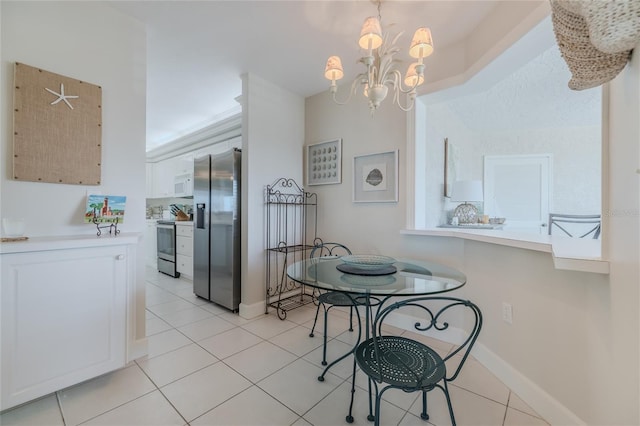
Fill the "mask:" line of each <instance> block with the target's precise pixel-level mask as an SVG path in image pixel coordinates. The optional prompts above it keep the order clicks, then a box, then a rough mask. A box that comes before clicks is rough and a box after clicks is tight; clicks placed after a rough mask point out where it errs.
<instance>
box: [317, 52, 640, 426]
mask: <svg viewBox="0 0 640 426" xmlns="http://www.w3.org/2000/svg"><path fill="white" fill-rule="evenodd" d="M638 62H640V61H638V58H634V61H633V62H632V64H631V66H630V67H628V69H626V70H625V71H624V73H623V74H621V75H620V76H619V77H618V78H617V79H616V80H615V81H614V82H613V83H612V90H611V92H612V93H611V115H612V121H611V144H612V147H611V152H610V159H609V160H608V165H607V166H608V168H609V169H610V170H611V172H610V178H609V180H608V181H607V182H606V183H605V184H603V186H604V193H605V194H606V195H607V199H606V200H605V202H606V203H609V209H610V214H609V222H610V223H609V233H610V235H609V237H608V240H607V238H606V237H605V238H604V239H603V241H608V243H606V242H605V244H608V247H607V248H608V250H609V253H610V262H611V274H610V275H608V276H607V275H600V274H590V273H582V272H570V271H561V270H556V269H555V268H554V266H553V261H552V259H551V256H550V254H548V253H541V252H534V251H529V250H523V249H515V248H509V247H503V246H499V245H494V244H488V243H481V242H474V241H464V240H457V239H451V238H447V237H427V236H403V235H400V234H399V232H398V231H399V230H400V228H402V227H403V224H404V217H405V216H404V213H405V210H406V205H407V194H405V193H404V188H406V186H407V185H406V183H407V178H406V176H405V175H404V173H403V172H402V170H404V167H405V166H404V165H405V164H406V159H404V156H403V155H401V157H400V158H401V163H400V164H401V166H400V167H401V173H400V188H401V190H400V203H398V204H391V205H389V204H353V203H352V202H351V185H352V180H351V179H352V178H351V176H350V175H351V173H352V169H351V161H352V158H353V155H354V154H360V153H367V152H375V151H380V150H388V149H395V148H399V149H400V150H401V153H403V152H407V149H406V147H405V146H404V141H405V139H406V126H405V116H404V113H400V112H398V111H397V110H395V109H384V107H386V106H387V105H385V106H383V109H381V110H380V111H378V112H377V113H376V115H375V117H374V118H373V119H371V118H368V117H366V115H367V114H368V112H367V108H366V106H364V105H362V104H361V105H358V104H357V103H352V104H351V105H349V106H346V107H341V106H337V105H335V104H333V103H332V102H331V101H330V99H329V96H328V94H326V93H322V94H318V95H316V96H313V97H311V98H308V99H307V101H306V102H307V103H306V105H307V115H306V117H307V118H306V129H305V135H306V136H305V143H313V142H318V141H322V140H326V139H330V138H336V137H342V138H344V146H343V162H344V163H343V176H344V178H343V183H342V184H339V185H325V186H318V187H309V189H310V190H313V191H315V192H317V193H318V203H319V206H320V207H319V210H320V218H321V222H320V225H319V226H320V230H321V235H326V237H327V239H335V240H338V241H340V242H343V243H345V244H347V245H348V246H349V247H351V248H352V249H353V250H354V251H355V252H361V253H384V254H388V255H391V256H395V257H412V258H422V259H430V260H434V261H440V262H442V263H444V264H447V265H450V266H453V267H458V268H460V269H461V270H463V271H464V272H465V274H466V275H467V277H468V283H467V285H466V286H465V287H463V288H462V289H461V290H459V291H457V292H456V293H457V294H458V295H460V296H462V297H468V298H470V299H472V300H474V301H475V302H476V303H478V305H479V306H480V308H481V309H482V311H483V314H484V320H485V322H484V328H483V331H482V333H481V334H480V340H479V349H482V350H480V351H479V354H478V356H479V357H480V358H481V361H482V362H483V363H485V365H487V366H488V367H489V368H491V369H492V370H493V371H494V373H495V374H496V375H498V376H499V378H500V379H501V380H502V381H503V382H504V383H505V384H507V385H508V386H510V387H511V388H512V389H513V390H516V391H517V392H518V393H519V394H520V396H521V397H522V398H523V399H525V401H527V402H528V403H529V404H530V405H531V406H532V407H533V408H534V409H536V410H537V411H538V413H539V414H541V415H543V416H544V417H546V418H547V420H549V421H551V422H552V424H575V423H588V424H621V425H622V424H624V425H631V424H638V423H640V414H639V412H638V400H639V399H640V395H639V392H638V389H639V383H640V380H639V370H638V359H639V352H638V348H639V339H638V337H639V318H638V311H639V302H640V301H639V292H638V285H639V283H640V275H639V274H640V272H639V271H640V267H639V264H638V263H639V258H640V249H639V247H638V241H639V237H640V209H639V204H640V201H639V197H640V195H639V194H640V189H639V184H638V175H637V174H635V170H636V169H637V168H638V164H639V160H640V155H639V148H638V140H640V137H639V133H640V131H639V129H638V124H637V120H636V119H634V118H633V117H637V116H638V114H639V109H640V106H639V105H640V93H639V88H638V81H639V80H640V79H639V77H638V76H639V73H640V72H639V69H640V64H638ZM352 102H353V101H352ZM439 158H442V157H439ZM409 160H410V161H411V160H412V159H409ZM502 302H509V303H511V304H512V306H513V324H512V325H508V324H506V323H505V322H503V321H502V319H501V304H502Z"/></svg>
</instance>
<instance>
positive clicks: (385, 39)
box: [324, 0, 433, 115]
mask: <svg viewBox="0 0 640 426" xmlns="http://www.w3.org/2000/svg"><path fill="white" fill-rule="evenodd" d="M372 1H375V2H376V3H377V5H378V16H377V17H375V16H370V17H368V18H367V19H365V21H364V24H363V25H362V30H361V31H360V39H359V40H358V45H359V46H360V47H361V48H362V49H364V50H365V51H366V54H365V56H363V57H361V58H360V59H359V60H358V62H361V63H362V64H364V66H365V67H366V71H364V72H362V73H360V74H358V75H357V76H356V78H355V79H354V80H353V83H352V84H351V91H350V92H349V96H348V98H347V99H346V100H345V101H344V102H340V101H338V99H337V98H336V93H337V91H338V87H337V85H336V81H337V80H340V79H341V78H342V77H344V71H343V69H342V62H341V60H340V57H339V56H331V57H329V59H328V60H327V66H326V67H325V70H324V76H325V77H326V78H327V79H328V80H331V87H330V92H331V94H332V96H333V100H334V102H336V103H337V104H339V105H344V104H346V103H348V102H349V101H350V100H351V97H352V96H353V94H354V93H355V92H356V90H357V88H358V86H359V85H360V86H363V94H364V96H366V97H367V98H368V100H369V109H370V111H371V115H373V113H374V112H375V110H376V109H377V108H378V106H380V103H381V102H382V101H384V99H385V98H386V97H387V93H388V91H389V89H391V91H392V93H393V103H394V104H396V105H398V107H400V109H402V110H403V111H409V110H411V108H413V105H414V104H415V98H416V88H417V87H418V86H419V85H421V84H422V83H423V82H424V64H423V59H424V58H426V57H427V56H429V55H431V54H432V53H433V42H432V39H431V30H429V28H425V27H422V28H418V29H417V30H416V32H415V33H414V35H413V40H412V41H411V45H410V46H409V55H410V56H411V57H412V58H415V59H417V62H414V63H412V64H410V65H409V67H408V69H407V72H406V74H405V78H404V85H403V80H402V73H401V72H400V71H399V70H398V68H397V65H398V62H400V61H399V60H398V59H394V58H393V55H395V54H396V53H398V52H399V51H400V48H399V47H397V46H396V42H397V41H398V38H400V36H401V35H402V34H403V33H402V32H400V33H399V34H397V35H395V36H394V37H393V38H390V34H389V33H388V32H384V33H383V32H382V25H381V24H380V21H381V20H382V17H381V16H380V4H381V0H377V1H376V0H372ZM401 94H405V95H407V96H406V97H407V98H408V99H407V102H406V105H404V106H403V105H402V104H401V102H400V95H401Z"/></svg>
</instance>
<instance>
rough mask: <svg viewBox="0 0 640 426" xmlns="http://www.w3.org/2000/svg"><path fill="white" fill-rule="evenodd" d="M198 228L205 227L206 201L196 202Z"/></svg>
mask: <svg viewBox="0 0 640 426" xmlns="http://www.w3.org/2000/svg"><path fill="white" fill-rule="evenodd" d="M196 228H198V229H204V203H198V204H196Z"/></svg>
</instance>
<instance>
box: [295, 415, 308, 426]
mask: <svg viewBox="0 0 640 426" xmlns="http://www.w3.org/2000/svg"><path fill="white" fill-rule="evenodd" d="M291 426H312V425H311V423H309V422H308V421H306V420H305V419H304V418H302V417H300V418H299V419H298V421H297V422H295V423H294V424H292V425H291Z"/></svg>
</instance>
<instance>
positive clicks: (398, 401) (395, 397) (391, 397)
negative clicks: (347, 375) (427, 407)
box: [349, 369, 421, 410]
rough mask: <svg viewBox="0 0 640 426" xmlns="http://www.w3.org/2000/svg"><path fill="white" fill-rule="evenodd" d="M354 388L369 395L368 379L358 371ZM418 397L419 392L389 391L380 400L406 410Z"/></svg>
mask: <svg viewBox="0 0 640 426" xmlns="http://www.w3.org/2000/svg"><path fill="white" fill-rule="evenodd" d="M349 383H351V379H349ZM356 386H357V387H359V388H360V389H362V390H363V391H366V392H367V393H369V380H368V377H367V375H366V374H364V373H363V372H362V371H361V370H359V369H358V370H357V372H356ZM372 389H373V385H372ZM380 389H382V385H380ZM420 395H421V394H420V392H403V391H401V390H398V389H389V390H388V391H386V392H385V393H384V394H383V395H382V398H383V399H384V400H385V401H387V402H390V403H392V404H393V405H395V406H397V407H400V408H402V409H404V410H408V409H409V408H410V407H411V406H412V405H413V404H414V403H415V401H416V399H417V398H418V397H419V396H420Z"/></svg>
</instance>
